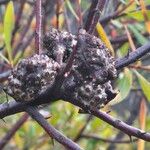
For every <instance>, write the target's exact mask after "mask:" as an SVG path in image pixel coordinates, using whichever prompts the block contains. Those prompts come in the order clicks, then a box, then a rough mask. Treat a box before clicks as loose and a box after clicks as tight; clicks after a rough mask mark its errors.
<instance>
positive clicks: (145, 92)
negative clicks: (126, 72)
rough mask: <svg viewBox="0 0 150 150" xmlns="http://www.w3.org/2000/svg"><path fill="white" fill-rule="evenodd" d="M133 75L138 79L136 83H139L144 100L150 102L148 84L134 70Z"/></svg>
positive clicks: (149, 85)
mask: <svg viewBox="0 0 150 150" xmlns="http://www.w3.org/2000/svg"><path fill="white" fill-rule="evenodd" d="M134 73H135V74H136V76H137V77H138V81H139V83H140V86H141V88H142V91H143V93H144V95H145V96H146V98H147V99H148V100H149V101H150V82H149V81H148V80H146V79H145V78H144V77H143V76H142V75H141V74H140V73H139V72H137V71H136V70H134Z"/></svg>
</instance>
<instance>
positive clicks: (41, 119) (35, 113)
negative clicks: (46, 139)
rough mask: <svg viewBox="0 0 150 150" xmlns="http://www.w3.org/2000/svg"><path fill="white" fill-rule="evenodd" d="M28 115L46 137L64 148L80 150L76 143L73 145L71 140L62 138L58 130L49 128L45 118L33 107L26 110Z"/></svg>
mask: <svg viewBox="0 0 150 150" xmlns="http://www.w3.org/2000/svg"><path fill="white" fill-rule="evenodd" d="M26 111H27V112H28V114H29V115H30V116H31V117H32V118H33V119H34V120H35V121H37V122H38V124H39V125H40V126H41V127H42V128H43V129H44V130H45V131H46V132H47V133H48V135H49V136H50V137H51V138H53V139H55V140H56V141H58V142H59V143H61V144H62V145H63V146H64V147H66V148H68V149H71V150H81V149H82V148H81V147H79V145H77V144H76V143H74V142H73V141H72V140H70V139H69V138H67V137H66V136H64V135H63V134H62V133H60V132H59V131H58V130H56V129H55V128H54V127H53V126H51V125H50V124H49V123H48V122H47V121H46V120H45V118H44V117H43V116H42V115H41V114H40V113H39V112H38V111H37V110H36V109H35V108H34V107H28V108H27V109H26Z"/></svg>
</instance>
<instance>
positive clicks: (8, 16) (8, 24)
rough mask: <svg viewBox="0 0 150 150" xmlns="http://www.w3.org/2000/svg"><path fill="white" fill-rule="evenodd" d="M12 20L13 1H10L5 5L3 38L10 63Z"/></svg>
mask: <svg viewBox="0 0 150 150" xmlns="http://www.w3.org/2000/svg"><path fill="white" fill-rule="evenodd" d="M14 22H15V14H14V5H13V2H12V1H10V2H9V3H8V5H7V8H6V12H5V16H4V40H5V44H6V49H7V53H8V57H9V61H10V62H11V63H12V47H11V39H12V32H13V29H14Z"/></svg>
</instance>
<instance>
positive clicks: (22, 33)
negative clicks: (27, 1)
mask: <svg viewBox="0 0 150 150" xmlns="http://www.w3.org/2000/svg"><path fill="white" fill-rule="evenodd" d="M34 11H35V10H34V9H33V11H32V12H31V15H30V16H29V18H28V21H27V24H26V26H25V27H24V28H23V31H22V32H21V35H20V39H19V41H18V44H17V45H16V47H15V48H14V50H13V51H14V54H16V53H17V52H18V50H19V49H20V47H21V46H22V43H23V42H22V41H23V39H24V38H25V36H26V34H27V32H28V30H29V27H30V25H31V22H32V20H33V17H34V14H35V13H34Z"/></svg>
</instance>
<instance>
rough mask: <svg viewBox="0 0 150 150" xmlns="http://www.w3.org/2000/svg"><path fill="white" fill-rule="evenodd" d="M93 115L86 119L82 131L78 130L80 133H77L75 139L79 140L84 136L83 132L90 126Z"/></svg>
mask: <svg viewBox="0 0 150 150" xmlns="http://www.w3.org/2000/svg"><path fill="white" fill-rule="evenodd" d="M92 118H93V117H92V116H91V115H90V116H88V118H87V119H86V122H85V124H84V126H83V127H82V128H81V129H80V131H79V132H78V134H77V135H76V137H75V138H74V141H75V142H77V141H79V140H80V138H81V137H82V134H83V132H84V131H85V129H86V127H87V126H88V124H89V122H90V121H91V120H92Z"/></svg>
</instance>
